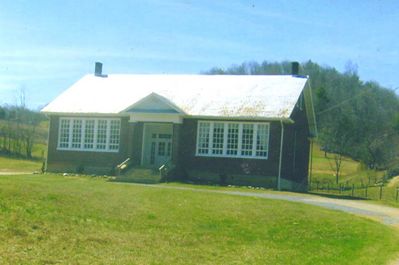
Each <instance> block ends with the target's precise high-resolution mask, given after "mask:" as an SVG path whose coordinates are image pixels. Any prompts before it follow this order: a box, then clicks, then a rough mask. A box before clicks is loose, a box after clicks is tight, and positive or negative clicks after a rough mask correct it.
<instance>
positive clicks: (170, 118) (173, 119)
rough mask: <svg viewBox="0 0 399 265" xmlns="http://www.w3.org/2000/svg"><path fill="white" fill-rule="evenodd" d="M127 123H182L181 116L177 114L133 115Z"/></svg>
mask: <svg viewBox="0 0 399 265" xmlns="http://www.w3.org/2000/svg"><path fill="white" fill-rule="evenodd" d="M129 122H163V123H178V124H181V123H183V115H182V114H179V113H134V114H131V115H130V120H129Z"/></svg>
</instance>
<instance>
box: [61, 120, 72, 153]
mask: <svg viewBox="0 0 399 265" xmlns="http://www.w3.org/2000/svg"><path fill="white" fill-rule="evenodd" d="M70 123H71V121H70V120H61V121H60V135H59V140H58V146H59V147H60V148H68V147H69V124H70Z"/></svg>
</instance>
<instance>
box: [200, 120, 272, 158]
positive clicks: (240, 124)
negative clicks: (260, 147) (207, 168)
mask: <svg viewBox="0 0 399 265" xmlns="http://www.w3.org/2000/svg"><path fill="white" fill-rule="evenodd" d="M215 122H217V123H224V129H225V131H224V132H223V137H224V138H223V151H222V154H213V153H212V149H213V128H214V123H215ZM201 123H202V124H204V123H208V124H209V141H208V152H207V153H206V154H200V153H199V152H198V145H199V138H200V137H199V136H200V135H199V133H200V130H199V129H200V124H201ZM230 123H233V124H238V148H237V154H236V155H228V154H227V135H228V133H227V130H226V128H227V129H228V125H227V124H230ZM243 124H252V125H253V134H252V135H253V139H252V154H251V155H250V156H249V155H248V156H246V155H241V151H242V150H241V149H242V130H243ZM259 124H262V125H267V129H268V132H267V133H268V138H267V150H266V151H267V156H257V155H256V151H257V149H256V148H257V145H256V141H257V131H258V130H257V128H258V125H259ZM269 139H270V123H268V122H241V121H240V122H238V121H235V122H234V121H205V120H204V121H198V122H197V137H196V147H195V155H196V156H201V157H226V158H245V159H263V160H266V159H268V158H269V145H270V144H269Z"/></svg>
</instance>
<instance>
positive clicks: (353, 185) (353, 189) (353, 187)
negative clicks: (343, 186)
mask: <svg viewBox="0 0 399 265" xmlns="http://www.w3.org/2000/svg"><path fill="white" fill-rule="evenodd" d="M354 192H355V184H352V197H353V195H354Z"/></svg>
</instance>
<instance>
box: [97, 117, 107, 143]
mask: <svg viewBox="0 0 399 265" xmlns="http://www.w3.org/2000/svg"><path fill="white" fill-rule="evenodd" d="M107 125H108V121H107V120H98V121H97V145H96V148H97V149H100V150H105V149H106V147H107Z"/></svg>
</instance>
